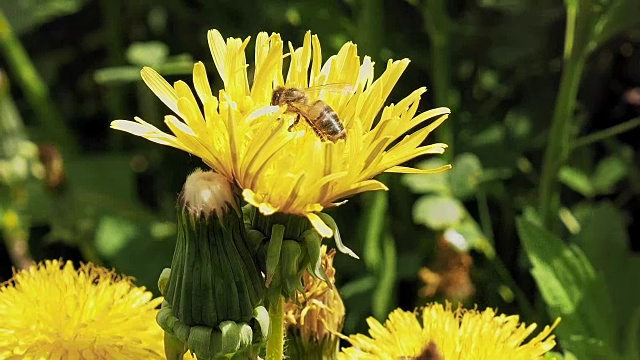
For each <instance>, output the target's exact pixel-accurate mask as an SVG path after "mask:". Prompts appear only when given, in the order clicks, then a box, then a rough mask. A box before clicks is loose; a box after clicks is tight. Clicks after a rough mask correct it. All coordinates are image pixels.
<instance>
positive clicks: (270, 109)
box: [247, 105, 280, 122]
mask: <svg viewBox="0 0 640 360" xmlns="http://www.w3.org/2000/svg"><path fill="white" fill-rule="evenodd" d="M278 110H280V107H279V106H272V105H269V106H263V107H261V108H259V109H257V110H255V111H254V112H252V113H250V114H249V115H247V121H248V122H251V121H253V120H255V119H257V118H259V117H261V116H264V115H272V114H275V113H276V112H278Z"/></svg>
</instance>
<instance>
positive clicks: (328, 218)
mask: <svg viewBox="0 0 640 360" xmlns="http://www.w3.org/2000/svg"><path fill="white" fill-rule="evenodd" d="M318 216H319V217H320V219H321V220H322V221H324V222H325V224H327V225H328V226H329V227H330V228H331V230H333V240H335V242H336V247H337V248H338V250H340V252H341V253H343V254H346V255H349V256H351V257H352V258H355V259H360V257H358V255H356V253H355V252H353V250H351V249H349V248H348V247H346V246H345V245H344V243H343V242H342V238H341V237H340V231H339V230H338V224H336V222H335V220H333V218H332V217H331V216H329V215H327V214H325V213H318Z"/></svg>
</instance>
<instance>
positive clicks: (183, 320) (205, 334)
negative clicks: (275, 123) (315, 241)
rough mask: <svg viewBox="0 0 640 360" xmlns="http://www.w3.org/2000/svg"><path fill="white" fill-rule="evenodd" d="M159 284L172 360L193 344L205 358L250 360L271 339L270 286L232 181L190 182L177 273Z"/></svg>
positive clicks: (202, 176) (204, 177)
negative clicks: (254, 251) (249, 239)
mask: <svg viewBox="0 0 640 360" xmlns="http://www.w3.org/2000/svg"><path fill="white" fill-rule="evenodd" d="M167 275H168V282H167V280H166V278H167ZM159 286H160V287H161V288H162V289H161V290H162V292H163V295H164V296H165V301H164V303H163V305H162V310H161V311H160V313H159V314H158V319H157V320H158V323H159V324H160V326H161V327H162V328H163V329H164V330H165V331H166V332H167V333H168V334H169V335H170V336H169V335H168V336H166V337H165V350H166V353H167V358H169V359H172V358H177V357H179V354H180V352H181V351H184V346H185V345H186V346H187V347H188V349H189V350H190V351H192V352H194V353H195V354H196V356H197V357H198V359H213V358H218V357H227V358H234V357H239V358H245V359H246V358H247V357H248V356H250V354H252V353H255V351H256V348H259V344H260V342H261V341H262V340H263V338H264V337H266V332H267V329H268V318H267V317H266V316H265V313H266V311H265V310H264V308H263V307H262V306H261V304H262V302H263V297H264V291H265V288H264V280H263V278H262V275H261V274H260V271H259V270H258V267H257V266H256V264H255V263H254V260H253V256H252V253H251V252H250V250H249V247H248V246H247V242H246V232H245V228H244V224H243V222H242V215H241V213H240V211H239V206H238V205H237V202H236V197H235V196H234V194H233V192H232V188H231V184H230V183H229V182H228V180H227V179H226V178H225V177H223V176H221V175H218V174H216V173H213V172H202V171H196V172H194V173H193V174H191V175H190V176H189V177H188V178H187V181H186V182H185V185H184V189H183V191H182V193H181V195H180V197H179V200H178V239H177V243H176V249H175V252H174V255H173V260H172V263H171V271H167V270H166V269H165V271H163V274H162V275H161V279H160V280H159Z"/></svg>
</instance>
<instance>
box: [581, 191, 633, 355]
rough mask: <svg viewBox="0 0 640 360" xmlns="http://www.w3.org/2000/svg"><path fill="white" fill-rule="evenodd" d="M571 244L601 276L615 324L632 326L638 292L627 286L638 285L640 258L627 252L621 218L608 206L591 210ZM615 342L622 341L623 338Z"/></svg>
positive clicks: (625, 231)
mask: <svg viewBox="0 0 640 360" xmlns="http://www.w3.org/2000/svg"><path fill="white" fill-rule="evenodd" d="M572 241H574V242H575V243H576V244H577V245H579V246H580V247H581V248H582V249H583V251H584V253H585V255H586V256H587V258H589V260H590V262H591V263H592V264H593V266H594V268H595V269H597V271H598V273H599V274H602V276H603V278H604V280H605V283H606V287H607V289H608V290H609V291H610V294H611V298H612V299H613V302H614V303H615V304H616V306H615V310H616V314H615V315H616V316H615V319H616V320H617V323H618V324H620V325H624V326H626V327H629V326H632V325H629V324H628V322H629V320H630V317H629V314H631V313H633V312H634V311H635V310H636V309H637V308H638V307H640V289H639V288H638V287H637V286H629V284H633V283H636V282H637V278H638V274H640V257H639V256H637V255H634V254H633V253H632V252H631V250H630V249H629V243H630V242H629V238H628V236H627V229H626V225H625V224H624V222H623V219H622V214H620V212H619V211H618V209H616V207H615V206H614V205H613V204H611V203H609V202H604V203H601V204H598V205H596V206H594V207H592V209H591V212H590V216H589V217H587V218H586V219H585V220H584V221H583V227H582V231H580V233H578V234H576V235H575V236H574V237H573V238H572ZM618 338H622V334H619V337H618ZM617 345H618V346H621V345H622V344H617ZM618 348H620V347H618Z"/></svg>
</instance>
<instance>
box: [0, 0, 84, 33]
mask: <svg viewBox="0 0 640 360" xmlns="http://www.w3.org/2000/svg"><path fill="white" fill-rule="evenodd" d="M87 2H88V0H20V1H11V0H0V9H2V11H3V12H4V15H5V16H6V18H7V19H8V20H9V23H10V24H11V27H12V28H13V30H14V31H15V32H16V34H23V33H26V32H29V31H31V30H33V28H35V27H37V26H40V25H42V24H45V23H47V22H49V21H52V20H55V19H56V18H59V17H61V16H65V15H71V14H74V13H76V12H78V11H80V9H82V7H83V6H84V5H85V4H86V3H87Z"/></svg>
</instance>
